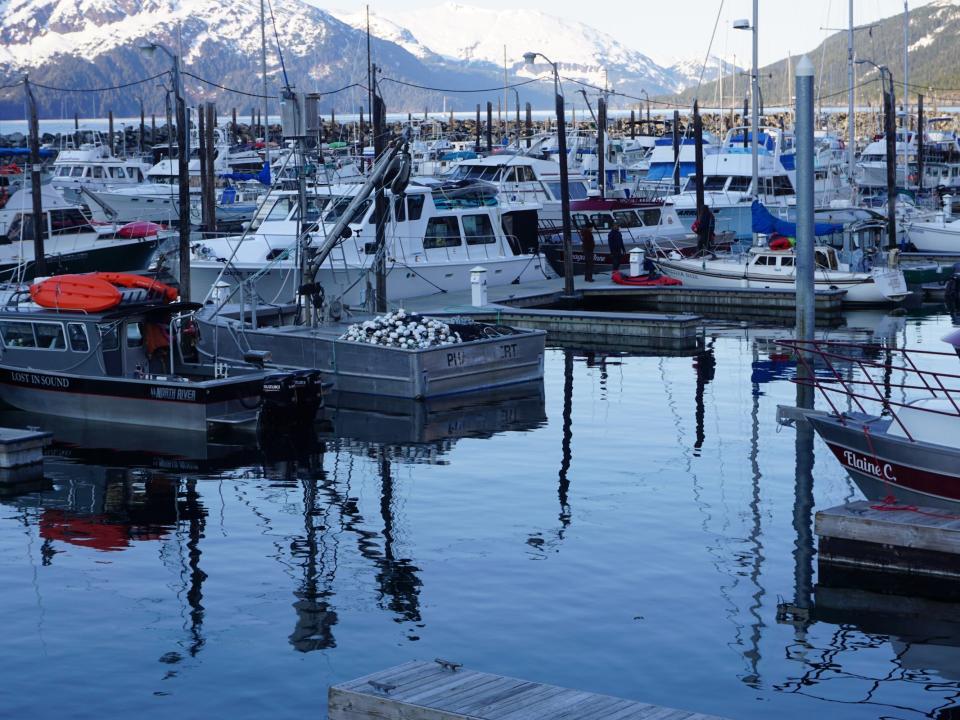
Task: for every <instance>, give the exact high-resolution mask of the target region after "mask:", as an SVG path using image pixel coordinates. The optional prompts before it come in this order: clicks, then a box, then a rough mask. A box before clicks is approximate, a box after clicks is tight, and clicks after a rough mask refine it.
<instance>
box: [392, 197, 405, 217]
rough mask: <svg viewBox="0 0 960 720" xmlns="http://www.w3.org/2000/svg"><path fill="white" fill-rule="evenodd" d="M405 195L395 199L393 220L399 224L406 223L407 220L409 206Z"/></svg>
mask: <svg viewBox="0 0 960 720" xmlns="http://www.w3.org/2000/svg"><path fill="white" fill-rule="evenodd" d="M405 199H406V198H405V197H404V196H403V195H397V196H396V197H394V198H393V218H394V220H396V221H397V222H404V221H406V219H407V204H406V203H405V202H404V200H405Z"/></svg>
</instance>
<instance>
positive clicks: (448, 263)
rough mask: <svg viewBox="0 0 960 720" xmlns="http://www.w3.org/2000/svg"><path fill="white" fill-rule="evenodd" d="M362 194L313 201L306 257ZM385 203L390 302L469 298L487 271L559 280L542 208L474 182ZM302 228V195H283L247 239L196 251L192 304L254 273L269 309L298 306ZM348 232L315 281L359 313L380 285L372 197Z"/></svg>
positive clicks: (413, 188) (505, 277) (428, 188)
mask: <svg viewBox="0 0 960 720" xmlns="http://www.w3.org/2000/svg"><path fill="white" fill-rule="evenodd" d="M360 190H361V188H360V186H359V185H343V186H337V187H331V188H328V189H325V190H323V191H318V193H316V194H311V195H309V197H308V198H307V211H306V217H305V220H306V224H307V231H308V232H307V235H306V238H305V244H304V245H303V246H302V247H303V249H304V251H305V252H306V253H307V254H308V257H309V254H310V252H311V248H312V247H315V246H316V245H318V244H319V243H320V242H321V241H322V238H323V237H324V236H325V234H326V233H327V232H328V231H329V229H330V228H331V227H332V226H333V224H334V223H336V222H337V220H338V219H339V218H340V216H341V215H342V214H343V212H344V211H345V210H346V208H347V206H348V205H349V204H350V202H351V200H352V199H353V197H354V196H355V195H356V194H357V193H358V192H360ZM320 192H323V193H325V194H320ZM387 197H388V200H389V205H390V211H389V219H388V224H387V231H386V239H385V242H386V272H387V297H388V299H389V300H390V301H401V300H404V299H407V298H413V297H422V296H425V295H432V294H435V293H445V292H455V291H458V290H466V289H468V288H469V287H470V271H471V269H472V268H474V267H475V266H477V265H482V266H483V267H485V268H486V270H487V276H486V277H487V284H488V285H490V286H494V285H506V284H509V283H513V282H523V281H525V280H533V279H538V278H540V279H542V278H544V277H552V276H553V273H552V271H551V270H550V268H549V266H548V265H547V263H546V261H545V260H544V259H543V257H542V256H541V255H540V254H539V253H538V252H537V212H538V209H539V206H538V205H536V204H533V203H516V202H515V203H504V202H501V201H499V200H498V197H497V193H496V190H495V188H493V187H492V186H490V185H487V184H485V183H478V182H474V181H467V182H456V183H441V182H439V181H435V182H434V183H431V184H411V185H410V186H409V187H407V188H406V192H405V193H404V194H403V195H397V196H393V195H391V194H389V193H388V196H387ZM300 226H301V223H300V209H299V198H298V195H297V193H295V192H289V191H275V192H274V193H272V194H271V196H270V197H269V198H268V199H267V201H266V202H265V203H264V205H263V206H262V207H261V209H260V210H259V212H258V213H257V215H256V217H255V218H254V220H253V222H252V223H251V225H250V228H249V229H248V232H246V233H245V234H243V235H238V236H230V237H221V238H209V239H205V240H203V241H202V242H199V243H195V244H194V245H193V249H192V253H191V261H190V262H191V265H190V273H191V274H190V277H191V288H192V293H193V297H194V298H195V299H198V300H202V299H203V298H204V297H205V296H206V295H207V292H208V291H209V290H210V288H212V287H213V285H214V283H216V282H218V280H219V281H222V282H226V283H227V284H229V285H231V286H236V285H237V284H238V283H239V282H240V281H243V280H246V279H248V278H251V277H252V276H254V275H255V276H256V294H257V296H258V298H259V299H260V300H261V301H262V302H264V303H267V304H270V303H278V302H287V301H289V300H291V299H292V298H293V297H294V296H295V294H296V292H297V289H298V288H299V287H300V282H301V280H300V269H301V266H302V258H301V256H300V252H299V250H298V247H300V245H299V244H298V242H297V238H298V236H299V228H300ZM348 227H349V233H346V234H347V237H343V238H341V240H340V242H339V244H338V245H337V247H336V248H335V249H334V250H333V251H332V252H331V253H330V254H329V255H328V256H327V257H326V258H325V259H324V261H323V262H322V264H321V265H320V267H319V270H318V272H317V275H316V283H317V284H319V285H320V286H322V287H323V293H324V295H325V297H326V298H327V299H332V298H340V300H341V302H342V303H343V304H345V305H348V306H352V307H359V306H362V305H363V304H364V303H365V300H366V298H367V296H368V287H367V286H368V284H372V283H373V274H372V269H373V261H374V257H375V254H376V225H375V221H374V208H373V201H372V199H371V198H366V199H365V200H363V202H362V203H361V204H360V206H359V208H358V209H357V211H356V212H355V213H354V215H353V217H352V218H351V219H350V222H349V226H348ZM244 285H245V286H246V285H247V283H244ZM245 292H251V290H245Z"/></svg>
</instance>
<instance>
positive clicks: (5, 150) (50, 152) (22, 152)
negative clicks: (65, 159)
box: [0, 147, 57, 158]
mask: <svg viewBox="0 0 960 720" xmlns="http://www.w3.org/2000/svg"><path fill="white" fill-rule="evenodd" d="M29 154H30V148H19V147H17V148H13V147H0V157H20V156H23V157H26V156H27V155H29ZM56 156H57V151H56V150H54V149H53V148H40V157H42V158H48V157H56Z"/></svg>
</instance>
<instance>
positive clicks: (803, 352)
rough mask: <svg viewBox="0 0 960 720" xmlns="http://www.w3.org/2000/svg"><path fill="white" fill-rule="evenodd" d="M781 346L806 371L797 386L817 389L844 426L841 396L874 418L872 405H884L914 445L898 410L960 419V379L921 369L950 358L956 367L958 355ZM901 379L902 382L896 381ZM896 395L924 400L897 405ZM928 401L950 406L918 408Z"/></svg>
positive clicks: (853, 346)
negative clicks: (921, 364) (870, 410)
mask: <svg viewBox="0 0 960 720" xmlns="http://www.w3.org/2000/svg"><path fill="white" fill-rule="evenodd" d="M777 344H778V345H779V346H781V347H783V348H785V349H788V350H789V351H790V352H791V353H793V354H794V355H795V356H796V359H797V363H798V368H802V369H803V371H804V372H798V374H797V377H796V378H795V379H794V382H796V383H797V384H800V385H807V386H810V387H813V388H815V389H816V390H817V391H818V392H819V393H820V394H821V395H822V396H823V398H824V400H826V402H827V405H829V406H830V409H831V410H832V412H833V414H834V415H836V417H837V418H838V419H839V420H840V422H841V423H843V424H846V423H845V414H844V412H843V411H842V410H841V409H840V407H839V405H840V403H839V402H837V401H838V400H839V399H840V398H841V397H846V398H847V399H848V401H849V404H850V406H851V407H856V408H857V410H859V411H860V412H861V413H864V414H869V413H868V410H867V405H868V404H872V403H878V404H879V405H880V406H881V408H882V412H881V415H888V416H890V417H891V418H892V420H893V421H894V422H896V423H897V425H899V427H900V428H901V430H903V433H904V435H906V437H907V438H908V439H909V440H911V441H914V442H915V441H916V439H915V438H914V436H913V435H912V434H911V432H910V430H909V429H908V427H907V426H906V424H905V423H904V422H903V420H902V419H901V418H900V416H899V415H898V414H897V409H900V410H903V409H910V410H911V411H919V412H925V413H929V414H930V415H931V416H940V417H952V418H960V374H957V373H950V372H943V371H940V370H925V369H921V368H920V367H918V366H917V360H920V361H924V360H926V361H936V360H938V359H946V358H950V359H951V360H952V361H953V362H956V361H957V359H958V357H957V354H954V353H950V352H942V351H937V350H919V349H915V348H909V349H908V348H897V347H890V346H886V345H880V344H873V345H871V344H862V343H847V342H841V341H829V340H781V341H778V342H777ZM958 354H960V353H958ZM818 368H819V369H820V371H819V372H818V371H817V370H818ZM853 371H859V372H858V373H855V372H853ZM878 375H879V377H878ZM897 375H899V380H898V381H895V380H894V378H895V376H897ZM894 391H897V392H899V393H900V394H901V395H903V396H905V394H906V393H907V392H908V391H912V392H914V393H915V394H917V395H918V396H917V397H915V398H914V399H913V401H908V400H907V399H906V398H905V397H904V399H902V400H896V399H894V398H893V393H894ZM924 397H926V398H933V399H939V400H945V401H946V402H945V403H942V404H940V405H939V406H937V407H930V406H927V405H920V404H916V400H918V399H923V398H924Z"/></svg>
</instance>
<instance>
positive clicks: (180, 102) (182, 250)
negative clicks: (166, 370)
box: [140, 42, 190, 301]
mask: <svg viewBox="0 0 960 720" xmlns="http://www.w3.org/2000/svg"><path fill="white" fill-rule="evenodd" d="M140 50H141V51H142V52H143V53H144V54H146V55H148V56H153V54H154V53H155V52H156V51H157V50H160V51H161V52H162V53H164V54H165V55H166V56H167V57H168V58H170V61H171V62H172V63H173V94H174V98H175V99H176V106H177V108H176V113H177V145H178V146H179V151H178V152H177V176H178V177H179V180H178V182H177V185H178V190H179V200H178V202H179V203H180V208H179V214H180V220H179V225H180V227H179V232H180V243H179V249H178V250H179V257H180V278H179V282H180V297H181V299H183V300H185V301H189V300H190V158H189V157H188V156H187V148H188V147H189V132H190V129H189V128H188V127H187V107H186V103H185V101H184V98H183V79H182V78H181V76H180V57H179V56H178V55H177V54H176V53H174V52H173V51H171V50H170V49H169V48H167V47H165V46H164V45H161V44H160V43H156V42H152V43H148V44H146V45H141V46H140Z"/></svg>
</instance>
